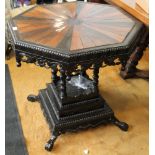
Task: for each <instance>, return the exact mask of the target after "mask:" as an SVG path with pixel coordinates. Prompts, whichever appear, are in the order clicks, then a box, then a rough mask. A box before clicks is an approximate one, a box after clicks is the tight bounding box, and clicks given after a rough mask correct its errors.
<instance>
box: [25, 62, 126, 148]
mask: <svg viewBox="0 0 155 155" xmlns="http://www.w3.org/2000/svg"><path fill="white" fill-rule="evenodd" d="M57 71H58V69H57V65H53V66H52V79H53V82H52V83H50V84H47V88H46V89H43V90H40V91H39V95H38V96H32V95H30V96H29V97H28V100H30V101H39V102H40V104H41V107H42V109H43V111H44V115H45V117H46V118H47V122H48V123H49V126H50V128H51V132H52V137H51V138H50V140H49V141H48V142H47V144H46V145H45V149H46V150H48V151H50V150H51V149H52V148H53V145H54V142H55V140H56V138H57V137H58V136H59V135H60V134H62V133H65V132H70V131H78V130H81V129H85V128H89V127H96V126H98V125H100V124H107V123H113V124H115V125H117V126H118V127H119V128H120V129H122V130H124V131H127V129H128V125H127V124H126V123H124V122H120V121H119V120H117V119H116V118H115V116H114V113H113V111H112V109H111V108H110V107H109V106H108V104H107V103H106V102H105V100H104V99H103V98H102V97H101V96H100V95H99V90H98V78H99V76H98V74H99V65H97V64H95V65H93V75H92V78H89V76H88V75H87V73H86V70H83V69H81V70H78V71H77V70H76V72H74V74H68V72H67V71H65V70H64V68H63V67H62V66H59V72H60V76H58V75H57Z"/></svg>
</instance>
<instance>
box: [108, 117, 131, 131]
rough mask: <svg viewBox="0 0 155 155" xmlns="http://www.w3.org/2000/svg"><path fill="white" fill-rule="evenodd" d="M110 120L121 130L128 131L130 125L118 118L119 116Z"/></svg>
mask: <svg viewBox="0 0 155 155" xmlns="http://www.w3.org/2000/svg"><path fill="white" fill-rule="evenodd" d="M110 122H111V123H112V124H114V125H116V126H118V127H119V128H120V129H121V130H123V131H128V128H129V126H128V124H127V123H125V122H121V121H119V120H118V119H117V118H115V117H112V118H110Z"/></svg>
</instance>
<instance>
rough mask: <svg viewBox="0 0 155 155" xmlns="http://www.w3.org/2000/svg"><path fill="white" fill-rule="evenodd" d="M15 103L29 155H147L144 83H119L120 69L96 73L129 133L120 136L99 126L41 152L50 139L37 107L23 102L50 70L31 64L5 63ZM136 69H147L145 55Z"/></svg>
mask: <svg viewBox="0 0 155 155" xmlns="http://www.w3.org/2000/svg"><path fill="white" fill-rule="evenodd" d="M6 63H7V64H8V65H9V68H10V72H11V78H12V81H13V86H14V91H15V95H16V100H17V106H18V110H19V114H20V118H21V124H22V127H23V132H24V136H25V139H26V145H27V148H28V151H29V154H30V155H83V154H84V152H83V151H84V150H85V149H88V150H89V155H138V154H139V155H148V154H149V153H148V149H149V147H148V145H149V144H148V143H149V142H148V132H149V127H148V125H149V124H148V123H149V122H148V119H149V111H148V107H149V104H148V102H149V100H148V95H149V93H148V86H149V83H148V81H147V80H143V79H128V80H123V79H122V78H121V77H120V76H119V69H120V66H115V67H105V68H102V69H101V70H100V79H99V89H100V93H101V95H102V96H103V97H104V98H105V99H106V100H107V102H108V103H109V105H110V106H111V107H112V109H113V110H114V112H115V115H116V116H117V117H118V118H119V119H120V120H122V121H125V122H127V123H128V124H129V131H128V132H123V131H121V130H120V129H118V128H117V127H116V126H113V125H107V126H104V125H103V126H100V127H98V128H95V129H88V130H86V131H81V132H78V133H66V134H64V135H61V136H60V137H59V138H58V139H57V141H56V142H55V146H54V148H53V150H52V152H47V151H45V150H44V144H45V142H46V141H48V140H49V138H50V131H49V128H48V124H47V122H46V120H45V118H44V116H43V113H42V111H41V108H40V105H39V103H37V102H36V103H31V102H28V101H27V99H26V98H27V96H28V95H29V94H30V93H32V94H37V93H38V90H39V89H42V88H45V87H46V83H48V82H50V81H51V74H50V72H51V71H50V70H48V69H45V68H40V67H37V66H35V65H34V64H25V63H23V64H22V66H21V68H17V67H16V65H15V58H14V57H12V58H11V59H10V60H8V61H6ZM138 67H139V68H141V69H144V70H145V69H146V70H147V69H148V67H149V66H148V51H146V52H145V55H144V57H143V59H142V60H141V61H140V63H139V65H138Z"/></svg>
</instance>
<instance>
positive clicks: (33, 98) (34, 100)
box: [27, 95, 38, 102]
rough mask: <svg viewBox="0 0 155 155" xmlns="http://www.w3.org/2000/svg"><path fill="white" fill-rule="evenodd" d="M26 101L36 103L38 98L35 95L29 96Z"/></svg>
mask: <svg viewBox="0 0 155 155" xmlns="http://www.w3.org/2000/svg"><path fill="white" fill-rule="evenodd" d="M27 100H28V101H30V102H36V101H38V96H36V95H29V96H28V97H27Z"/></svg>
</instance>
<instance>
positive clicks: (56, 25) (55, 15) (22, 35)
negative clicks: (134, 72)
mask: <svg viewBox="0 0 155 155" xmlns="http://www.w3.org/2000/svg"><path fill="white" fill-rule="evenodd" d="M13 22H14V23H15V25H16V26H17V29H18V32H17V33H18V37H19V39H20V40H24V41H28V42H31V43H36V44H41V45H44V46H48V47H51V48H60V49H64V50H70V51H72V52H73V51H74V50H78V49H84V48H91V47H96V46H101V45H102V46H103V45H110V44H117V43H121V42H123V41H124V39H125V38H126V37H127V35H128V33H129V32H130V31H131V30H132V28H133V26H134V25H135V21H134V20H133V19H132V18H130V17H129V16H127V15H126V14H125V13H124V12H122V11H120V10H119V9H118V8H116V7H112V6H109V5H106V4H103V5H100V4H95V3H81V2H72V3H63V4H61V5H60V4H55V5H43V6H36V7H34V8H32V9H31V10H29V11H28V12H25V13H23V14H21V15H19V16H17V17H15V18H14V19H13Z"/></svg>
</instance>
